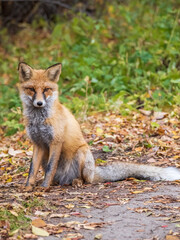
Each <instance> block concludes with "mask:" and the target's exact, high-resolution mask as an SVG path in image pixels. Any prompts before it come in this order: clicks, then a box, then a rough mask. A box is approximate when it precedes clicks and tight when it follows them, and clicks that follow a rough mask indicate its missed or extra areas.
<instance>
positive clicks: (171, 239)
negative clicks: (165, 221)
mask: <svg viewBox="0 0 180 240" xmlns="http://www.w3.org/2000/svg"><path fill="white" fill-rule="evenodd" d="M166 240H179V237H178V236H174V235H167V236H166Z"/></svg>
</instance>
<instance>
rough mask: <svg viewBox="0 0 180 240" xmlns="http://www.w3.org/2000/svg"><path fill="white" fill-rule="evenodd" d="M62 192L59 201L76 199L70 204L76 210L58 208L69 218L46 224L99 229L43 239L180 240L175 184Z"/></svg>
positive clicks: (137, 184)
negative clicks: (89, 225) (75, 223)
mask: <svg viewBox="0 0 180 240" xmlns="http://www.w3.org/2000/svg"><path fill="white" fill-rule="evenodd" d="M65 192H66V193H65V194H62V193H59V196H60V199H62V198H63V199H71V198H73V199H74V198H76V199H77V201H73V204H74V205H75V207H74V208H73V210H68V209H67V208H64V206H63V205H62V206H61V205H60V206H59V208H58V210H57V212H56V213H61V214H65V213H66V214H70V217H67V218H63V219H60V218H51V219H49V223H52V224H58V223H59V222H69V221H78V222H81V223H83V222H85V223H86V222H88V223H96V224H97V225H98V224H99V226H97V227H95V229H94V230H89V229H80V230H71V231H70V232H66V231H65V232H63V233H62V234H59V235H57V236H56V237H55V236H49V237H46V238H44V239H47V240H55V239H63V238H65V239H66V238H67V239H70V238H68V234H69V233H80V234H81V235H82V236H83V239H87V240H91V239H103V240H109V239H111V240H124V239H133V240H140V239H143V240H145V239H153V240H155V239H162V240H164V239H176V240H177V239H180V235H179V234H178V232H179V227H180V226H179V224H178V223H179V221H180V211H179V210H180V198H179V197H180V188H179V185H178V184H176V182H174V183H170V182H163V183H160V182H156V183H154V182H148V181H145V182H137V181H134V180H130V181H122V182H116V183H107V184H99V185H84V186H83V188H82V189H72V187H70V186H68V187H67V188H65ZM56 193H57V192H56ZM52 194H53V192H52ZM50 196H51V200H52V199H54V201H57V203H58V200H59V196H58V195H57V194H56V196H55V197H53V196H52V195H49V196H48V197H50ZM63 201H64V200H63ZM86 202H87V203H88V205H87V206H90V208H88V209H86V205H84V204H87V203H86ZM73 213H74V214H75V215H74V216H73ZM76 214H77V215H76ZM78 214H79V215H78ZM96 224H95V225H96ZM93 226H94V225H93ZM172 234H173V235H174V236H173V235H172ZM168 237H169V238H168ZM170 237H172V238H170ZM75 239H76V238H75ZM77 239H78V238H77Z"/></svg>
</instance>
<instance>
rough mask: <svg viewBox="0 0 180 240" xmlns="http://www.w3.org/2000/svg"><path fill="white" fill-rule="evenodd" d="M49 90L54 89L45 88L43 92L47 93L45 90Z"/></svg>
mask: <svg viewBox="0 0 180 240" xmlns="http://www.w3.org/2000/svg"><path fill="white" fill-rule="evenodd" d="M49 90H52V88H45V89H44V91H43V92H44V93H45V92H47V91H49Z"/></svg>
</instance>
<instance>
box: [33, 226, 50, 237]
mask: <svg viewBox="0 0 180 240" xmlns="http://www.w3.org/2000/svg"><path fill="white" fill-rule="evenodd" d="M32 233H34V234H35V235H37V236H42V237H48V236H49V233H48V232H47V231H46V230H44V229H42V228H38V227H35V226H33V225H32Z"/></svg>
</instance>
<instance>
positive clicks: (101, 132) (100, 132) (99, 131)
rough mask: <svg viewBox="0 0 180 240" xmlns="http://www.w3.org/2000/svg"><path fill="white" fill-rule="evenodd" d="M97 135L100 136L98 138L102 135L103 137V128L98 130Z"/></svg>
mask: <svg viewBox="0 0 180 240" xmlns="http://www.w3.org/2000/svg"><path fill="white" fill-rule="evenodd" d="M96 134H97V135H98V136H100V135H102V134H103V129H101V128H99V127H98V128H96Z"/></svg>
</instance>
